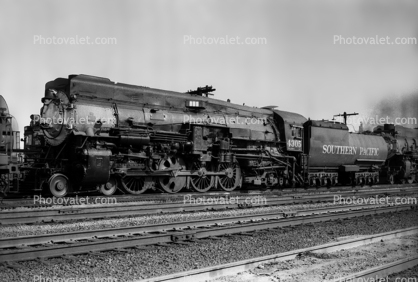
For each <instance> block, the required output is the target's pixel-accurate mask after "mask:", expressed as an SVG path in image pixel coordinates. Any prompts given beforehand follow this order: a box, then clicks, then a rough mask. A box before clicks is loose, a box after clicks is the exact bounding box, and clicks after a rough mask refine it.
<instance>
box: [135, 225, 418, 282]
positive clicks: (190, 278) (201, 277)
mask: <svg viewBox="0 0 418 282" xmlns="http://www.w3.org/2000/svg"><path fill="white" fill-rule="evenodd" d="M417 234H418V226H415V227H411V228H406V229H401V230H395V231H390V232H385V233H380V234H375V235H368V236H364V237H361V238H356V239H349V240H344V241H338V242H333V243H328V244H324V245H319V246H315V247H310V248H305V249H298V250H293V251H289V252H285V253H280V254H273V255H268V256H263V257H258V258H252V259H247V260H242V261H237V262H232V263H227V264H222V265H216V266H210V267H206V268H201V269H195V270H190V271H184V272H179V273H174V274H169V275H164V276H159V277H153V278H149V279H144V280H137V281H136V282H139V281H141V282H165V281H172V282H198V281H206V280H210V279H216V278H219V277H222V276H226V275H234V274H237V273H239V272H243V271H248V270H250V269H253V268H255V267H257V266H258V265H260V264H265V263H273V262H280V261H286V260H292V259H295V258H297V257H298V256H299V255H300V254H303V253H308V252H311V253H332V252H336V251H341V250H345V249H349V248H355V247H359V246H363V245H367V244H371V243H378V242H381V241H382V240H389V239H392V238H398V237H402V236H409V235H417ZM337 281H338V282H342V281H355V280H337ZM362 281H369V280H362ZM374 281H377V280H374Z"/></svg>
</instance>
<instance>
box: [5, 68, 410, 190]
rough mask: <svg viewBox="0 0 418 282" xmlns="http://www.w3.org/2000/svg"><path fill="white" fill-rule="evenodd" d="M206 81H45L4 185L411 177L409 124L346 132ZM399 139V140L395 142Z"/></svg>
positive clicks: (272, 183) (231, 184)
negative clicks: (232, 96)
mask: <svg viewBox="0 0 418 282" xmlns="http://www.w3.org/2000/svg"><path fill="white" fill-rule="evenodd" d="M214 90H215V89H213V88H212V87H210V86H206V87H201V88H198V89H197V90H194V91H188V92H186V93H179V92H173V91H166V90H159V89H153V88H148V87H142V86H133V85H127V84H122V83H116V82H112V81H110V80H109V79H106V78H100V77H93V76H87V75H70V76H69V77H68V78H57V79H55V80H54V81H50V82H48V83H47V84H46V86H45V94H44V97H43V98H42V99H41V101H42V108H41V110H40V113H39V114H35V115H32V116H31V122H30V125H29V126H26V127H25V132H24V144H25V148H24V150H23V153H24V156H25V157H24V160H23V161H22V163H21V164H20V165H19V166H17V168H16V169H17V171H18V173H16V175H18V177H17V178H16V181H15V182H18V183H17V184H16V183H15V184H14V185H12V186H13V187H14V188H13V189H14V190H13V189H10V187H9V189H5V190H4V191H9V192H10V191H15V192H25V191H26V192H32V193H33V192H36V193H38V192H42V191H49V192H50V193H52V195H54V196H56V197H63V196H65V195H66V194H67V193H78V192H82V191H92V190H95V191H96V190H99V191H101V193H103V194H104V195H112V194H113V193H115V192H116V191H117V190H118V189H121V190H123V191H124V192H126V193H131V194H141V193H144V192H145V191H147V190H149V189H160V190H162V191H164V192H167V193H176V192H179V191H180V190H181V189H193V190H195V191H198V192H206V191H208V190H210V189H222V190H225V191H232V190H234V189H237V188H239V187H242V186H245V185H256V186H257V185H258V186H263V187H275V188H283V187H294V186H296V185H298V186H328V187H329V186H334V185H337V184H340V183H345V184H351V185H364V184H370V185H372V184H376V183H379V182H382V181H386V182H391V181H392V180H393V181H398V182H403V181H411V182H412V181H416V176H415V175H416V167H417V159H418V158H417V150H418V149H417V145H416V140H418V138H417V135H418V133H417V132H418V130H416V129H411V130H410V131H405V130H406V129H405V130H404V131H403V132H407V133H405V136H403V135H402V136H403V137H402V138H400V137H399V136H400V135H399V134H400V133H399V132H398V131H396V133H395V131H394V130H392V128H391V127H388V126H386V127H384V128H383V129H381V130H380V131H378V129H376V131H375V132H373V133H370V134H353V133H349V131H348V128H347V126H346V125H344V124H341V123H335V122H328V121H313V120H308V119H306V118H305V117H303V116H302V115H300V114H297V113H291V112H285V111H280V110H277V109H276V107H275V106H267V107H263V108H254V107H248V106H241V105H237V104H233V103H231V102H229V101H227V102H225V101H221V100H217V99H213V98H211V97H209V95H212V92H213V91H214ZM394 140H396V142H397V143H396V142H395V141H394ZM398 140H399V141H398ZM403 140H406V141H403ZM394 142H395V143H394ZM402 142H406V143H407V150H403V151H402V150H400V151H399V150H398V151H393V150H394V149H393V148H395V147H396V146H398V147H399V146H403V144H404V143H402ZM414 142H415V143H414ZM398 147H396V148H398ZM402 148H403V147H402ZM8 160H9V158H8ZM9 172H10V170H4V171H2V173H3V174H2V175H8V174H9ZM393 181H392V182H393ZM9 183H10V182H9ZM16 187H18V188H16Z"/></svg>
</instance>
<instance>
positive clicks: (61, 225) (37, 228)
mask: <svg viewBox="0 0 418 282" xmlns="http://www.w3.org/2000/svg"><path fill="white" fill-rule="evenodd" d="M336 206H338V205H334V204H333V203H315V204H297V205H286V206H272V207H260V208H250V209H235V210H223V211H202V212H185V213H171V214H158V215H155V214H154V215H142V216H131V217H120V218H112V219H95V220H91V219H87V220H77V221H62V222H56V223H40V224H33V225H26V224H16V225H3V226H1V225H0V238H7V237H17V236H29V235H41V234H55V233H65V232H75V231H82V230H97V229H108V228H117V227H131V226H138V225H149V224H162V223H171V222H184V221H191V220H203V219H211V218H221V217H222V218H223V217H232V216H240V215H252V214H259V213H274V212H277V213H280V212H285V211H286V212H289V211H297V210H299V211H301V210H310V209H319V208H326V207H336ZM341 206H344V207H347V206H348V205H341ZM353 207H355V206H354V205H353ZM372 207H377V205H373V206H371V208H372Z"/></svg>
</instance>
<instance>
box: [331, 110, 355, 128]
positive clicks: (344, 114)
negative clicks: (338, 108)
mask: <svg viewBox="0 0 418 282" xmlns="http://www.w3.org/2000/svg"><path fill="white" fill-rule="evenodd" d="M356 115H358V113H351V114H347V113H346V112H344V113H343V114H338V115H334V118H335V117H343V118H344V124H345V125H347V117H348V116H356Z"/></svg>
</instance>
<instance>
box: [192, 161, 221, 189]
mask: <svg viewBox="0 0 418 282" xmlns="http://www.w3.org/2000/svg"><path fill="white" fill-rule="evenodd" d="M192 171H197V174H198V175H197V176H191V177H190V184H191V185H192V187H193V189H194V190H196V191H197V192H201V193H203V192H207V191H209V189H210V188H212V187H213V185H214V184H215V177H214V176H208V175H206V173H207V170H206V168H205V167H204V166H202V165H201V164H200V162H193V165H192Z"/></svg>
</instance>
